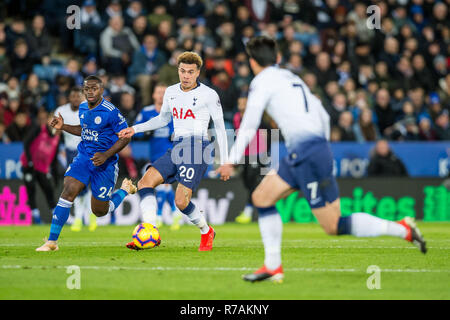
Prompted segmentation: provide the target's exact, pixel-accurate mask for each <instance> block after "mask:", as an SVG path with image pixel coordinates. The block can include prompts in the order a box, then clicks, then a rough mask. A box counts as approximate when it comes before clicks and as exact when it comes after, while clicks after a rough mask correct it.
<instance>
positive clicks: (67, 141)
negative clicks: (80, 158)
mask: <svg viewBox="0 0 450 320" xmlns="http://www.w3.org/2000/svg"><path fill="white" fill-rule="evenodd" d="M58 113H60V114H61V116H62V117H63V119H64V124H68V125H71V126H79V125H80V118H79V115H78V110H76V111H73V110H72V108H71V107H70V103H67V104H65V105H62V106H60V107H58V108H57V109H56V110H55V113H54V114H55V116H57V115H58ZM63 135H64V145H65V146H66V148H67V149H69V150H72V151H75V150H77V147H78V144H79V143H80V141H81V137H79V136H76V135H73V134H71V133H68V132H65V131H63Z"/></svg>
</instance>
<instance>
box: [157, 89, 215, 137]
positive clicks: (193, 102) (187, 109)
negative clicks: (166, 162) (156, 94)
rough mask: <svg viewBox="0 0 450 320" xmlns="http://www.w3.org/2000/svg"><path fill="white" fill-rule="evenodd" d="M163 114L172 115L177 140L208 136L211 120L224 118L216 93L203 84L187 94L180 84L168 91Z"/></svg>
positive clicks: (162, 110) (162, 109)
mask: <svg viewBox="0 0 450 320" xmlns="http://www.w3.org/2000/svg"><path fill="white" fill-rule="evenodd" d="M161 113H170V114H171V115H172V119H173V129H174V134H175V138H177V137H187V136H207V135H208V127H209V120H210V119H211V118H212V119H213V120H216V119H221V118H223V111H222V105H221V103H220V99H219V95H218V94H217V92H216V91H214V90H213V89H211V88H210V87H208V86H206V85H204V84H203V83H200V82H199V83H198V86H197V87H196V88H195V89H192V90H189V91H187V92H185V91H183V90H181V86H180V84H179V83H177V84H174V85H172V86H170V87H168V88H167V89H166V92H165V93H164V101H163V105H162V107H161Z"/></svg>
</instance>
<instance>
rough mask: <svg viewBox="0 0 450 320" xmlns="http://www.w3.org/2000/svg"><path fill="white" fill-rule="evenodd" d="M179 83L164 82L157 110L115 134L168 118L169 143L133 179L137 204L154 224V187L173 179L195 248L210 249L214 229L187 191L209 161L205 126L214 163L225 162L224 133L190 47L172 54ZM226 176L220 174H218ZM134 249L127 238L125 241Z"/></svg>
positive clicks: (219, 111) (157, 124) (217, 103)
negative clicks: (196, 234)
mask: <svg viewBox="0 0 450 320" xmlns="http://www.w3.org/2000/svg"><path fill="white" fill-rule="evenodd" d="M177 64H178V76H179V78H180V82H179V83H177V84H175V85H172V86H170V87H168V88H167V89H166V92H165V94H164V99H163V100H164V101H163V105H162V107H161V113H160V114H159V115H158V116H157V117H155V118H152V119H150V120H149V121H147V122H145V123H141V124H138V125H134V126H133V127H131V128H127V129H124V130H122V131H121V132H120V133H119V137H123V138H131V137H132V136H133V135H134V134H136V133H140V132H145V131H149V130H155V129H158V128H161V127H164V126H166V125H167V124H168V123H169V122H170V121H171V120H172V118H173V126H174V139H173V148H172V149H169V150H168V151H167V152H166V153H165V154H164V155H163V156H162V157H161V158H159V159H158V160H156V161H155V162H154V163H153V164H152V167H150V168H149V169H148V170H147V172H146V173H145V175H144V176H143V177H142V179H141V180H140V181H139V182H138V190H139V191H138V193H139V196H140V198H141V203H140V207H141V210H142V213H143V216H147V217H149V218H148V219H149V223H152V224H155V223H156V209H157V208H156V199H155V188H156V187H157V186H158V185H160V184H162V183H172V182H174V181H178V182H179V183H178V186H177V188H176V191H175V204H176V206H177V207H178V209H180V211H181V212H182V213H184V214H185V215H186V216H187V217H188V218H189V221H191V222H192V223H193V224H194V225H196V226H197V227H198V228H199V229H200V233H201V241H200V247H199V251H209V250H212V246H213V240H214V237H215V232H214V229H213V228H212V227H211V226H209V225H208V224H207V223H206V220H205V217H204V216H203V214H201V212H200V210H199V208H197V207H196V206H195V205H194V204H193V203H192V202H191V197H192V192H193V191H194V190H195V189H196V188H197V187H198V185H199V183H200V181H201V179H202V177H203V175H204V174H205V172H206V169H207V167H208V164H209V163H212V161H213V156H212V151H213V144H212V143H211V142H210V141H209V139H208V125H209V120H210V118H212V119H213V122H214V128H215V131H216V134H217V142H218V145H219V152H220V163H221V164H224V163H225V162H226V156H227V151H228V148H227V137H226V133H225V124H224V120H223V112H222V106H221V103H220V99H219V96H218V95H217V93H216V92H215V91H214V90H213V89H211V88H209V87H207V86H205V85H204V84H203V83H200V82H199V81H198V80H197V79H198V77H199V75H200V69H201V67H202V64H203V61H202V59H201V57H200V56H199V55H198V54H197V53H195V52H184V53H183V54H181V55H180V56H179V57H178V59H177ZM228 178H229V177H227V176H225V175H222V176H221V179H223V180H225V179H228ZM127 247H128V248H130V249H137V247H136V246H135V245H134V243H133V242H130V243H128V244H127Z"/></svg>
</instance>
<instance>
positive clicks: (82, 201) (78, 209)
mask: <svg viewBox="0 0 450 320" xmlns="http://www.w3.org/2000/svg"><path fill="white" fill-rule="evenodd" d="M83 100H84V96H83V89H82V88H81V87H73V88H71V89H70V92H69V103H67V104H65V105H62V106H60V107H58V108H56V110H55V113H54V114H55V115H58V114H60V115H61V117H62V118H63V119H64V123H65V124H69V125H79V124H80V117H79V115H78V114H79V107H80V104H81V103H82V102H83ZM53 130H54V129H53ZM63 137H64V149H65V152H66V159H67V165H70V164H71V163H72V161H73V159H75V157H76V156H77V154H78V144H79V143H80V142H81V137H79V136H76V135H73V134H71V133H68V132H65V131H63ZM90 198H91V192H90V190H89V188H88V187H86V188H84V189H83V190H82V191H81V192H80V194H79V195H78V197H76V198H75V200H74V202H73V209H74V210H73V211H74V213H75V220H74V221H73V223H72V226H71V227H70V230H72V231H81V228H82V227H83V216H84V213H85V212H89V213H90V211H91V203H90ZM96 228H97V216H96V215H94V214H92V213H91V214H90V215H89V231H94V230H95V229H96Z"/></svg>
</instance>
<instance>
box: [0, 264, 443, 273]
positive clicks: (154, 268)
mask: <svg viewBox="0 0 450 320" xmlns="http://www.w3.org/2000/svg"><path fill="white" fill-rule="evenodd" d="M1 268H2V269H25V270H26V269H54V268H57V269H66V268H67V266H36V265H34V266H21V265H2V266H1ZM80 268H81V269H91V270H106V271H120V270H133V271H253V270H255V269H257V268H256V267H255V268H247V267H242V268H237V267H235V268H233V267H214V268H207V267H161V266H158V267H128V266H109V267H107V266H80ZM284 270H285V271H288V272H289V271H290V272H362V273H365V272H366V271H365V270H362V269H361V270H359V269H353V268H350V269H336V268H285V269H284ZM381 272H399V273H401V272H408V273H449V272H450V270H439V269H381Z"/></svg>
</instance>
